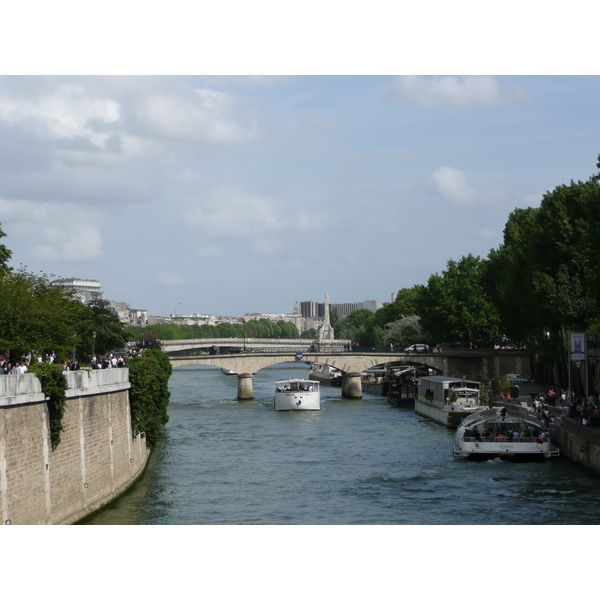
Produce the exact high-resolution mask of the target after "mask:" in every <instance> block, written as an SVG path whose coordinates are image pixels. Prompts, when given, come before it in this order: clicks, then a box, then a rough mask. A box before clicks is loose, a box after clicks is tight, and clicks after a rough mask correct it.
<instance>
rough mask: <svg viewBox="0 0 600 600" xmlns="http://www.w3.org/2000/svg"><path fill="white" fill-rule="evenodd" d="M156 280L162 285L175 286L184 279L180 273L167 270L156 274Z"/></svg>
mask: <svg viewBox="0 0 600 600" xmlns="http://www.w3.org/2000/svg"><path fill="white" fill-rule="evenodd" d="M154 280H155V281H156V283H158V284H160V285H164V286H166V287H175V286H177V285H179V284H181V283H182V281H183V279H182V278H181V277H179V275H175V274H174V273H169V272H167V271H158V272H156V273H155V274H154Z"/></svg>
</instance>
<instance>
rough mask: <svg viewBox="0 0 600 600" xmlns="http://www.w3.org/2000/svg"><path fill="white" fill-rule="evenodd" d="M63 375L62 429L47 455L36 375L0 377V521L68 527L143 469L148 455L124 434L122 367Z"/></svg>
mask: <svg viewBox="0 0 600 600" xmlns="http://www.w3.org/2000/svg"><path fill="white" fill-rule="evenodd" d="M65 375H66V377H67V381H68V384H69V390H68V391H67V403H66V409H65V416H64V424H65V428H64V430H63V432H62V437H61V442H60V444H59V445H58V447H57V448H56V449H55V450H54V451H52V449H51V448H50V437H49V429H48V406H47V402H46V401H45V399H44V395H43V394H42V393H41V387H40V384H39V381H38V380H37V378H36V377H35V375H32V374H25V375H5V376H1V377H0V513H1V519H2V520H1V522H2V523H3V524H67V523H73V522H75V521H77V520H79V519H81V518H83V517H84V516H86V515H88V514H89V513H91V512H93V511H94V510H97V509H98V508H100V507H101V506H103V505H105V504H107V503H108V502H110V501H111V500H113V499H114V498H116V497H117V496H118V495H119V494H121V493H122V492H123V491H124V490H125V489H127V487H129V486H130V485H131V484H132V483H133V482H134V481H135V480H136V479H137V478H138V477H139V476H140V475H141V474H142V472H143V470H144V467H145V465H146V462H147V460H148V455H149V451H148V450H147V448H146V444H145V440H144V439H142V438H140V437H139V436H137V437H133V436H132V433H131V416H130V412H129V391H128V390H129V387H130V385H129V380H128V375H129V371H128V369H108V370H105V371H78V372H69V373H66V374H65ZM19 380H20V381H19ZM19 392H21V393H19Z"/></svg>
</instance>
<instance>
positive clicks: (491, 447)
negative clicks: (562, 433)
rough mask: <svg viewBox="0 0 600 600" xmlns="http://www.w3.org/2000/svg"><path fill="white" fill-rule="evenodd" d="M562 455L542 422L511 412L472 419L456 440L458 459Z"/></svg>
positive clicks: (486, 413) (484, 412) (479, 414)
mask: <svg viewBox="0 0 600 600" xmlns="http://www.w3.org/2000/svg"><path fill="white" fill-rule="evenodd" d="M559 454H560V451H559V450H558V448H557V447H556V446H554V445H553V444H552V442H551V441H550V436H549V435H548V428H547V427H545V426H544V424H543V423H542V421H541V420H540V419H538V418H537V417H535V416H533V415H532V414H530V413H524V412H522V411H519V410H514V409H510V408H508V409H507V408H499V407H497V408H492V409H488V410H482V411H480V412H477V413H475V414H472V415H469V416H468V417H466V418H465V419H464V420H463V421H462V423H461V424H460V425H459V427H458V429H457V430H456V435H455V436H454V456H455V457H464V458H482V459H485V458H495V457H500V458H503V457H504V458H516V457H518V458H550V457H552V456H559Z"/></svg>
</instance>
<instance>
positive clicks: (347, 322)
mask: <svg viewBox="0 0 600 600" xmlns="http://www.w3.org/2000/svg"><path fill="white" fill-rule="evenodd" d="M346 325H348V351H349V352H350V351H351V350H352V340H351V338H350V319H347V320H346Z"/></svg>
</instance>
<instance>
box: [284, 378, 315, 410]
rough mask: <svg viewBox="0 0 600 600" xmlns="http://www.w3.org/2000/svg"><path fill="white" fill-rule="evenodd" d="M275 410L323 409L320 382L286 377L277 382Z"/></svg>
mask: <svg viewBox="0 0 600 600" xmlns="http://www.w3.org/2000/svg"><path fill="white" fill-rule="evenodd" d="M274 408H275V410H321V392H320V390H319V382H318V381H311V380H310V379H309V380H306V381H305V380H304V379H286V380H284V381H277V382H276V384H275V399H274Z"/></svg>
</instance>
